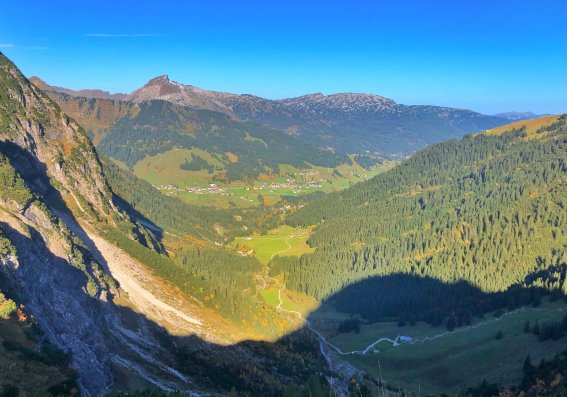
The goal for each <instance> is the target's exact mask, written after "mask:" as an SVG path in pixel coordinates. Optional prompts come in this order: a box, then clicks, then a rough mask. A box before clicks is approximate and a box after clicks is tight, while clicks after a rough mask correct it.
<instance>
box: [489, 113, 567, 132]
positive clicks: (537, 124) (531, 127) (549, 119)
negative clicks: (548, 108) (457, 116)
mask: <svg viewBox="0 0 567 397" xmlns="http://www.w3.org/2000/svg"><path fill="white" fill-rule="evenodd" d="M557 120H559V116H544V117H538V118H536V119H530V120H521V121H516V122H514V123H511V124H506V125H503V126H501V127H497V128H493V129H491V130H488V131H486V134H488V135H502V134H503V133H505V132H508V131H511V130H513V129H519V128H522V127H525V128H526V133H527V134H528V135H531V134H534V133H535V132H536V131H537V130H538V129H539V128H541V127H545V126H547V125H550V124H553V123H555V122H556V121H557Z"/></svg>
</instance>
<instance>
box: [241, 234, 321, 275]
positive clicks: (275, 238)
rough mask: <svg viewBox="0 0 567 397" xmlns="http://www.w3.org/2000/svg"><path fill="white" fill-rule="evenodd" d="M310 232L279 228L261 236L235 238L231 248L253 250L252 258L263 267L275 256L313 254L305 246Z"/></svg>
mask: <svg viewBox="0 0 567 397" xmlns="http://www.w3.org/2000/svg"><path fill="white" fill-rule="evenodd" d="M310 234H311V230H310V229H307V228H303V229H302V228H293V227H291V226H287V225H285V226H281V227H279V228H277V229H274V230H271V231H269V232H268V234H266V235H262V236H247V237H237V238H236V239H235V240H234V242H233V243H232V244H231V246H233V247H236V246H246V247H249V248H250V249H252V250H254V256H255V257H256V258H257V259H258V260H259V261H260V262H261V263H263V264H264V265H265V264H267V263H268V262H269V261H270V259H271V258H272V257H273V256H275V255H280V256H286V255H288V256H289V255H297V256H299V255H302V254H304V253H308V252H313V251H314V249H313V248H311V247H310V246H309V245H308V244H307V239H308V238H309V235H310Z"/></svg>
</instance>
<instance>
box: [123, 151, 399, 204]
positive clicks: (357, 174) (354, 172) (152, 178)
mask: <svg viewBox="0 0 567 397" xmlns="http://www.w3.org/2000/svg"><path fill="white" fill-rule="evenodd" d="M192 155H197V156H199V157H200V158H202V159H204V160H205V161H206V162H207V163H209V164H210V165H211V166H213V167H214V168H215V169H216V171H214V172H213V173H211V172H209V171H207V170H200V171H186V170H182V169H181V168H180V166H181V165H182V164H184V163H185V161H186V160H190V159H191V156H192ZM228 163H229V160H228V159H227V157H226V154H224V153H209V152H207V151H204V150H202V149H198V148H191V149H171V150H168V151H166V152H163V153H160V154H157V155H155V156H147V157H145V158H144V159H142V160H140V161H139V162H138V163H137V164H136V165H135V166H134V170H133V171H134V174H135V175H136V176H137V177H139V178H141V179H144V180H145V181H147V182H149V183H151V184H153V185H156V186H165V185H177V186H178V187H180V188H184V187H206V186H208V185H209V184H210V183H215V184H217V185H219V186H220V187H222V188H223V189H225V191H226V193H227V194H226V195H219V194H209V193H204V194H194V193H188V192H175V193H173V192H170V191H165V190H164V193H166V194H170V195H176V196H178V197H179V198H180V199H182V200H183V201H185V202H188V203H191V204H195V205H203V206H213V207H219V208H229V207H238V208H255V207H257V206H258V205H259V204H260V200H259V197H260V196H262V197H263V198H264V204H268V205H270V206H271V205H275V204H277V203H278V202H279V201H281V197H282V196H293V197H301V196H302V195H306V194H309V193H313V192H316V191H322V192H325V193H329V192H333V191H337V190H342V189H346V188H348V187H349V186H351V185H353V184H354V183H357V182H361V181H363V180H366V179H370V178H371V177H373V176H375V175H377V174H378V173H380V172H383V171H385V170H386V169H389V168H391V167H392V166H393V164H394V163H392V162H385V163H384V164H383V165H380V166H376V167H373V168H372V169H370V170H366V169H364V168H362V167H360V166H359V165H357V164H354V165H349V164H341V165H339V166H338V167H337V168H336V169H337V170H338V171H339V172H340V173H341V174H342V176H338V175H336V174H334V173H333V171H334V169H333V168H326V167H319V166H310V167H307V168H302V169H300V168H297V167H293V166H290V165H288V164H279V172H278V173H274V174H270V175H261V176H260V177H259V178H258V180H255V181H233V182H231V183H223V182H219V181H217V180H215V179H214V178H215V175H217V176H218V175H220V173H221V172H222V169H223V168H224V166H226V164H228ZM304 171H318V172H319V174H318V175H316V176H309V177H306V178H305V179H304V178H303V177H302V176H301V175H300V174H301V173H302V172H304ZM288 179H291V180H294V181H296V182H297V183H299V184H305V183H306V182H307V181H312V180H317V181H320V183H321V186H320V187H304V188H302V189H301V191H299V192H298V191H294V189H291V188H289V189H270V188H269V187H268V188H262V185H263V184H264V183H268V185H269V184H271V183H276V182H280V183H281V182H285V181H286V180H288Z"/></svg>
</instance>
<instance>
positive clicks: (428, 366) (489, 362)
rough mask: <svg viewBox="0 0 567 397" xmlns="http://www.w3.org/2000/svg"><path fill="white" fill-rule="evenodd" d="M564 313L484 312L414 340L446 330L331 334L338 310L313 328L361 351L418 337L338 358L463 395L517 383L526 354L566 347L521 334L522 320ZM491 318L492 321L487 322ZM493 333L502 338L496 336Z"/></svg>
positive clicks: (417, 385)
mask: <svg viewBox="0 0 567 397" xmlns="http://www.w3.org/2000/svg"><path fill="white" fill-rule="evenodd" d="M566 312H567V307H566V306H565V303H563V302H561V303H557V302H556V303H546V304H544V305H543V306H541V307H540V308H537V309H534V308H531V307H529V308H525V309H523V310H519V311H515V312H511V313H510V314H507V315H505V316H502V317H501V318H500V319H497V320H496V321H494V320H495V317H494V316H486V317H485V318H484V319H483V320H478V321H477V322H476V323H475V324H473V326H475V325H476V326H477V327H476V328H472V327H461V328H457V329H456V330H455V331H453V332H451V333H447V334H446V335H444V336H441V337H438V338H437V339H434V340H427V341H423V342H419V341H421V340H423V339H424V338H426V337H432V336H435V335H440V334H444V333H446V331H447V330H446V329H445V328H444V327H435V328H434V327H431V326H429V325H427V324H424V323H418V324H417V325H416V326H406V327H398V326H397V325H396V324H395V323H377V324H372V325H367V326H362V327H361V332H360V334H355V333H349V334H339V335H336V332H335V330H336V325H337V321H340V319H341V316H340V314H333V311H332V310H329V311H328V312H327V316H326V317H325V315H320V316H319V317H317V316H315V317H316V318H319V320H321V319H323V318H326V319H327V321H329V320H330V319H332V318H333V316H335V317H334V322H328V325H327V327H324V326H323V324H324V323H323V322H321V321H320V322H318V323H317V326H318V327H320V328H321V330H322V331H323V332H324V333H325V335H327V336H329V341H330V342H331V343H333V344H335V345H337V346H338V347H340V348H341V349H342V350H344V351H351V350H362V349H364V348H365V347H366V346H368V345H369V344H370V343H372V342H373V341H375V340H378V339H380V338H382V337H389V338H392V339H394V338H395V337H396V336H397V335H408V336H411V337H412V338H417V340H418V342H417V343H415V344H406V345H401V346H397V347H392V346H391V344H389V343H382V344H380V345H379V346H376V349H379V351H380V352H379V353H369V354H367V355H364V356H362V355H350V356H342V357H343V358H344V359H346V360H347V361H349V362H351V363H352V364H354V365H355V366H357V367H359V368H361V369H363V370H365V371H367V372H369V373H370V374H371V375H373V376H374V377H376V378H380V376H382V378H383V379H384V380H385V381H386V382H388V383H389V384H391V385H393V386H396V387H402V388H403V389H407V390H409V391H412V392H414V393H418V392H421V394H422V395H425V394H427V393H435V394H438V393H447V394H449V395H455V394H456V393H458V392H459V390H460V393H461V394H462V393H463V392H464V391H465V390H466V388H467V387H470V386H474V385H476V384H478V383H480V382H482V381H483V379H485V378H486V379H487V381H489V382H491V383H494V382H496V383H498V384H499V385H501V386H510V385H514V384H517V383H518V382H519V381H520V379H521V375H522V364H523V361H524V359H525V358H526V356H527V355H528V354H529V355H530V356H531V359H532V362H534V363H538V362H539V361H540V360H541V359H542V358H546V359H548V358H551V357H553V356H554V355H555V354H557V353H559V352H561V351H563V350H565V349H567V337H564V338H562V339H560V340H559V341H546V342H539V341H538V340H537V337H536V336H535V335H533V334H531V333H530V334H526V333H524V332H523V329H524V324H525V322H526V320H528V319H529V320H530V322H531V324H532V325H533V324H534V323H535V321H536V320H538V321H539V324H540V326H541V325H542V324H545V323H546V322H551V321H559V320H560V319H561V318H562V317H563V316H564V315H565V313H566ZM490 320H493V321H490ZM498 331H502V332H503V334H504V337H503V338H502V339H500V340H497V339H496V338H495V335H496V334H497V333H498Z"/></svg>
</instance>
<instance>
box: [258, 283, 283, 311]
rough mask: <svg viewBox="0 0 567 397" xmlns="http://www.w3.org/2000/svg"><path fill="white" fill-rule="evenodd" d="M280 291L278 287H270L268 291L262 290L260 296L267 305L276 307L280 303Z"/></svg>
mask: <svg viewBox="0 0 567 397" xmlns="http://www.w3.org/2000/svg"><path fill="white" fill-rule="evenodd" d="M278 290H279V288H277V287H268V288H266V289H263V290H260V295H261V296H262V299H264V302H266V304H268V305H270V306H272V307H276V306H277V305H278V304H279V303H280V301H279V299H278Z"/></svg>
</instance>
